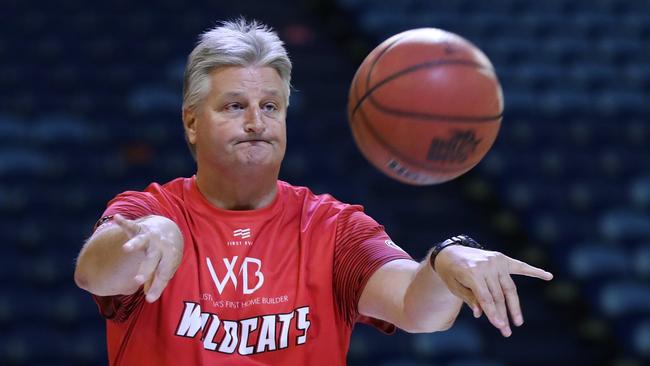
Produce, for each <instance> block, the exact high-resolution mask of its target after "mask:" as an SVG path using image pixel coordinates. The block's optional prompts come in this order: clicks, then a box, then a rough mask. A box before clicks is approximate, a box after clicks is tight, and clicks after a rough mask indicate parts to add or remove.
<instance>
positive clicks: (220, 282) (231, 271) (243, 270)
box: [205, 256, 264, 295]
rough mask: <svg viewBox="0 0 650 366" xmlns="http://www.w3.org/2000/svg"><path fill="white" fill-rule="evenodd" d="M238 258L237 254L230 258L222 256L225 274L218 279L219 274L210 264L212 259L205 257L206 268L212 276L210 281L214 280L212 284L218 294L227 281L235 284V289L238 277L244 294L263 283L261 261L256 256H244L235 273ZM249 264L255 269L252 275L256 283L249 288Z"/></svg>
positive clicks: (254, 289) (249, 292) (251, 291)
mask: <svg viewBox="0 0 650 366" xmlns="http://www.w3.org/2000/svg"><path fill="white" fill-rule="evenodd" d="M238 258H239V257H237V256H234V257H232V258H231V259H230V260H228V258H223V264H224V265H225V267H226V274H225V275H224V276H223V277H222V278H221V279H219V276H217V272H216V271H215V270H214V267H213V266H212V261H210V257H205V261H206V263H207V265H208V270H209V271H210V276H211V277H212V281H214V285H215V286H217V291H219V294H220V295H221V293H222V292H223V289H224V288H225V287H226V285H227V284H228V282H232V284H233V285H234V286H235V289H237V278H238V277H239V278H241V279H242V291H243V292H244V294H246V295H249V294H252V293H253V292H255V291H257V290H258V289H259V288H260V287H262V285H263V284H264V274H263V273H262V261H261V260H259V259H257V258H250V257H245V258H244V260H243V261H242V262H241V264H240V265H239V271H238V274H235V266H236V265H237V259H238ZM251 265H252V266H253V268H254V271H255V272H254V275H255V277H256V278H257V283H256V284H255V287H253V288H251V287H250V285H249V283H248V274H249V273H250V272H249V268H250V267H249V266H251ZM255 267H256V268H255Z"/></svg>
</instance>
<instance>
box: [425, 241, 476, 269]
mask: <svg viewBox="0 0 650 366" xmlns="http://www.w3.org/2000/svg"><path fill="white" fill-rule="evenodd" d="M452 245H461V246H464V247H470V248H475V249H484V248H483V246H482V245H481V244H479V243H477V242H476V241H475V240H474V239H472V238H470V237H469V236H467V235H457V236H454V237H451V238H449V239H447V240H445V241H441V242H439V243H437V244H435V245H434V246H433V248H432V249H431V253H430V254H429V264H430V265H431V269H433V271H434V272H436V259H437V258H438V255H439V254H440V252H442V251H443V250H444V249H445V248H447V247H450V246H452Z"/></svg>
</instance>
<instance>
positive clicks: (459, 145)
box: [427, 130, 481, 163]
mask: <svg viewBox="0 0 650 366" xmlns="http://www.w3.org/2000/svg"><path fill="white" fill-rule="evenodd" d="M479 142H481V140H480V139H479V140H477V139H476V135H475V134H474V132H473V131H470V130H467V131H459V130H455V131H454V132H453V135H452V136H451V137H450V138H448V139H442V138H437V137H436V138H434V139H433V141H431V146H430V147H429V153H428V154H427V160H429V161H434V162H442V163H463V162H465V160H467V158H469V156H470V155H471V154H473V153H474V151H475V150H476V146H477V145H478V144H479Z"/></svg>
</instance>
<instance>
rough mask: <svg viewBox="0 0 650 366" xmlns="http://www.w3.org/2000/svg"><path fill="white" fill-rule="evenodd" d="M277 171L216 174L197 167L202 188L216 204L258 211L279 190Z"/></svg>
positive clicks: (197, 178) (202, 191)
mask: <svg viewBox="0 0 650 366" xmlns="http://www.w3.org/2000/svg"><path fill="white" fill-rule="evenodd" d="M277 180H278V173H273V172H269V173H266V174H263V173H255V174H241V173H240V174H236V175H232V176H227V175H224V174H221V172H219V173H217V174H214V173H213V172H210V171H209V170H208V169H206V170H201V169H198V171H197V173H196V184H197V186H198V188H199V191H200V192H201V193H202V194H203V196H205V198H206V199H207V200H208V201H209V202H210V203H212V204H213V205H214V206H216V207H218V208H221V209H224V210H256V209H260V208H264V207H266V206H268V205H270V204H271V202H273V199H274V198H275V195H276V193H277Z"/></svg>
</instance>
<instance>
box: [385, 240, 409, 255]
mask: <svg viewBox="0 0 650 366" xmlns="http://www.w3.org/2000/svg"><path fill="white" fill-rule="evenodd" d="M384 243H386V245H388V246H389V247H391V248H395V249H399V250H401V251H402V252H405V251H404V249H402V248H400V247H399V245H397V244H395V242H394V241H392V240H386V241H385V242H384ZM405 253H406V252H405Z"/></svg>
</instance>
